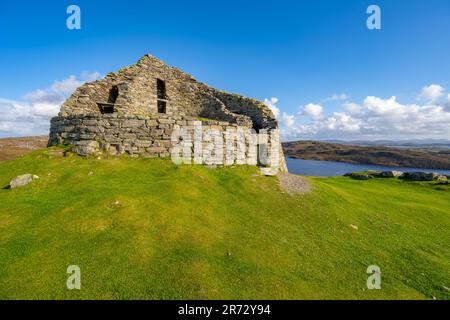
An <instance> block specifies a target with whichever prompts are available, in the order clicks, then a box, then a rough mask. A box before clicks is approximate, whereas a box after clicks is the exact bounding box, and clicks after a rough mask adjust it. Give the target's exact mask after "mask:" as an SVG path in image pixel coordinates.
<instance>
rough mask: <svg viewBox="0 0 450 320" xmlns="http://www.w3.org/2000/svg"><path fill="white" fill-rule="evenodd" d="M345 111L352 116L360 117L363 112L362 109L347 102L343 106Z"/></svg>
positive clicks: (355, 104)
mask: <svg viewBox="0 0 450 320" xmlns="http://www.w3.org/2000/svg"><path fill="white" fill-rule="evenodd" d="M343 107H344V110H345V111H347V112H348V113H349V114H351V115H358V114H361V112H362V107H361V106H360V105H359V104H357V103H354V102H346V103H344V104H343Z"/></svg>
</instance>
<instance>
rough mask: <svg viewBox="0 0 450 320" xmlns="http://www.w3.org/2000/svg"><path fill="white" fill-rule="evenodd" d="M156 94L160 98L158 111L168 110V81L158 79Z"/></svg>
mask: <svg viewBox="0 0 450 320" xmlns="http://www.w3.org/2000/svg"><path fill="white" fill-rule="evenodd" d="M156 96H157V100H158V113H166V112H167V100H166V99H167V97H166V82H165V81H164V80H161V79H156Z"/></svg>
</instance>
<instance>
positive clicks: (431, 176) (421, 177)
mask: <svg viewBox="0 0 450 320" xmlns="http://www.w3.org/2000/svg"><path fill="white" fill-rule="evenodd" d="M344 176H345V177H351V178H353V179H357V180H369V179H372V178H400V179H404V180H411V181H446V180H447V176H445V175H442V174H439V173H427V172H402V171H366V172H351V173H346V174H345V175H344Z"/></svg>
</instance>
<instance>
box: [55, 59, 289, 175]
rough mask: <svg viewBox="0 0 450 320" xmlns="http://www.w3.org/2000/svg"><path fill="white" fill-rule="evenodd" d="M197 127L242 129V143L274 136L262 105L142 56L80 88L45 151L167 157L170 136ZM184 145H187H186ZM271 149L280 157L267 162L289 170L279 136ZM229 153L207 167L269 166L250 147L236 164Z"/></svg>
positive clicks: (273, 139)
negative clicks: (67, 148) (69, 148)
mask: <svg viewBox="0 0 450 320" xmlns="http://www.w3.org/2000/svg"><path fill="white" fill-rule="evenodd" d="M199 124H201V125H202V127H203V128H209V129H213V130H215V132H218V133H219V135H220V134H225V133H230V132H236V131H239V130H241V131H242V130H245V131H244V132H246V134H245V136H244V138H245V140H246V142H245V143H246V144H247V145H248V144H249V141H250V139H251V133H249V132H250V130H249V129H254V130H255V131H256V132H261V131H262V130H272V131H273V132H278V130H277V129H278V122H277V120H276V119H275V117H274V115H273V113H272V112H271V110H270V109H269V108H268V107H267V106H266V105H264V104H263V103H262V102H260V101H257V100H255V99H250V98H246V97H243V96H240V95H237V94H230V93H226V92H223V91H220V90H217V89H214V88H211V87H209V86H207V85H205V84H203V83H200V82H198V81H196V80H195V79H194V78H193V77H192V76H190V75H189V74H187V73H185V72H182V71H180V70H178V69H176V68H173V67H170V66H168V65H166V64H164V63H163V62H162V61H161V60H159V59H157V58H155V57H153V56H151V55H145V56H144V57H142V58H141V59H140V60H139V61H138V63H137V64H135V65H132V66H128V67H125V68H123V69H121V70H119V71H118V72H116V73H109V74H108V75H107V76H106V77H105V78H104V79H102V80H98V81H94V82H91V83H86V84H84V85H82V86H80V87H79V88H77V89H76V91H75V92H74V93H73V94H72V96H71V97H70V98H69V99H68V100H67V101H65V102H64V104H63V105H62V107H61V110H60V112H59V115H58V116H57V117H55V118H53V119H52V120H51V128H50V137H49V146H53V145H58V144H64V145H73V151H74V152H76V153H78V154H80V155H95V154H98V153H107V154H110V155H120V154H124V153H126V154H129V155H131V156H134V157H136V156H142V157H169V156H170V155H171V150H172V148H173V147H174V145H175V144H176V143H177V141H173V139H171V136H172V133H173V131H174V130H175V129H177V130H179V129H180V128H181V129H184V130H187V131H189V130H194V127H195V126H196V125H199ZM253 132H254V131H253ZM237 140H239V139H237ZM214 141H215V140H214V139H212V140H210V141H209V142H208V143H209V144H214V143H215V142H214ZM241 142H242V141H241ZM186 143H188V144H186ZM236 143H239V141H236ZM186 146H190V145H189V142H184V147H186ZM274 146H276V147H277V148H278V150H279V152H281V153H280V155H281V156H280V157H271V156H270V155H269V159H271V160H272V161H278V162H279V163H278V164H279V166H278V167H279V170H281V171H286V165H285V162H284V157H283V154H282V150H281V143H280V140H279V135H278V134H277V135H273V134H272V135H270V138H269V139H268V140H267V143H266V144H265V146H264V148H265V149H266V150H274V149H273V147H274ZM191 147H192V148H193V145H192V146H191ZM271 147H272V149H271ZM259 148H261V146H259ZM212 149H214V145H213V146H212ZM236 149H238V148H236ZM226 155H227V153H226V152H223V153H218V154H217V155H216V157H212V158H211V159H212V160H211V161H210V162H211V163H207V164H224V165H233V164H250V165H260V166H262V165H264V166H267V163H264V164H262V163H260V161H259V157H258V153H257V152H255V151H254V150H253V149H252V148H248V149H247V150H246V151H245V152H244V153H240V154H239V155H237V154H236V152H235V154H233V156H234V158H230V157H228V158H227V156H226ZM224 158H225V159H224Z"/></svg>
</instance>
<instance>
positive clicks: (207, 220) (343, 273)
mask: <svg viewBox="0 0 450 320" xmlns="http://www.w3.org/2000/svg"><path fill="white" fill-rule="evenodd" d="M23 173H32V174H37V175H38V176H40V179H39V180H35V181H33V182H32V183H31V184H30V185H28V186H26V187H23V188H20V189H14V190H7V189H2V190H0V298H1V299H17V298H26V299H207V298H208V299H209V298H212V299H317V298H326V299H347V298H352V299H353V298H355V299H402V298H413V299H432V298H433V297H435V298H437V299H449V298H450V292H449V289H448V288H449V287H450V250H449V248H450V233H449V230H450V210H449V208H450V192H449V188H448V186H439V187H438V186H435V185H433V184H430V183H413V182H403V181H400V180H396V179H388V180H382V179H373V180H371V181H356V180H352V179H349V178H344V177H339V178H311V183H312V189H313V191H312V192H311V193H309V194H307V195H301V196H290V195H288V194H286V193H284V192H283V191H282V190H281V189H280V188H279V186H278V182H277V179H276V178H275V177H264V176H259V175H258V169H256V168H251V167H235V168H219V169H215V170H212V169H208V168H205V167H202V166H176V165H174V164H172V163H171V162H170V160H158V159H156V160H150V159H149V160H145V159H118V158H116V159H108V160H98V159H95V158H88V159H83V158H80V157H77V156H68V157H62V156H57V155H52V153H51V152H49V151H37V152H34V153H32V154H30V155H27V156H25V157H23V158H20V159H16V160H14V161H9V162H3V163H0V186H6V185H8V184H9V180H10V179H11V178H13V177H15V176H17V175H19V174H23ZM352 225H353V227H352ZM355 226H357V229H356V228H355ZM373 264H376V265H379V266H380V268H381V271H382V289H381V290H368V289H367V288H366V280H367V277H368V275H367V274H366V269H367V267H368V266H369V265H373ZM69 265H78V266H80V268H81V274H82V275H81V277H82V280H81V282H82V289H81V290H79V291H77V290H74V291H69V290H67V288H66V280H67V277H68V274H66V269H67V267H68V266H69Z"/></svg>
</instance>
